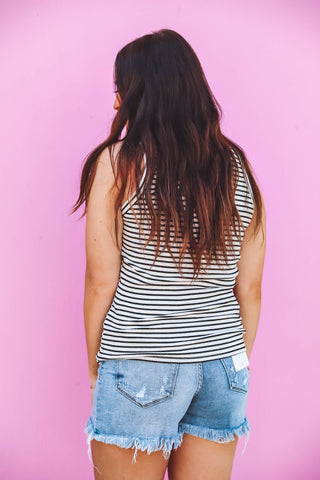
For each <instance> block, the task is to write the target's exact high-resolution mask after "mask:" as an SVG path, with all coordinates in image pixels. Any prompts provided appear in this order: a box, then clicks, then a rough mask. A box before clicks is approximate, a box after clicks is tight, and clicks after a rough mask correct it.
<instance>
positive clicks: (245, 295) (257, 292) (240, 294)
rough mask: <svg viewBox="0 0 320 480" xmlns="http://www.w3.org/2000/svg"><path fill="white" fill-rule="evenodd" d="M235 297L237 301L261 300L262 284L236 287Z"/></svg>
mask: <svg viewBox="0 0 320 480" xmlns="http://www.w3.org/2000/svg"><path fill="white" fill-rule="evenodd" d="M234 295H235V297H236V298H237V300H244V299H251V300H257V301H259V300H261V284H251V285H241V286H240V285H237V286H235V287H234Z"/></svg>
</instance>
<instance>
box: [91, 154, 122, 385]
mask: <svg viewBox="0 0 320 480" xmlns="http://www.w3.org/2000/svg"><path fill="white" fill-rule="evenodd" d="M97 162H98V163H97V168H96V173H95V176H94V180H93V184H92V187H91V190H90V193H89V196H88V202H87V218H86V273H85V292H84V306H83V307H84V324H85V334H86V344H87V352H88V370H89V377H90V382H91V383H92V384H94V383H95V380H96V378H97V370H98V366H99V365H98V362H97V361H96V354H97V352H98V350H99V347H100V339H101V334H102V330H103V321H104V319H105V316H106V314H107V311H108V310H109V308H110V306H111V303H112V300H113V297H114V294H115V291H116V289H117V285H118V281H119V274H120V266H121V249H120V250H119V248H118V247H117V244H116V235H115V226H114V223H115V215H116V213H115V208H114V191H112V192H111V188H112V186H113V185H114V174H113V170H112V167H111V159H110V153H109V150H108V148H106V149H105V150H104V151H103V152H102V153H101V154H100V156H99V158H98V160H97ZM118 218H119V232H118V238H119V239H120V240H119V245H120V246H121V238H122V217H121V213H120V214H119V213H118Z"/></svg>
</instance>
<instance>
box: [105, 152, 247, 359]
mask: <svg viewBox="0 0 320 480" xmlns="http://www.w3.org/2000/svg"><path fill="white" fill-rule="evenodd" d="M235 157H236V159H237V162H238V164H239V166H240V175H239V181H238V185H237V190H236V197H235V201H236V205H237V209H238V211H239V214H240V216H241V219H242V222H243V224H244V225H243V228H242V230H241V232H242V233H241V240H242V238H243V235H244V230H245V228H246V227H247V226H248V225H249V223H250V221H251V218H252V215H253V209H254V203H253V195H252V189H251V186H250V183H249V179H248V177H247V174H246V173H245V170H244V168H243V167H241V163H240V159H239V158H238V157H237V156H236V154H235ZM144 161H145V165H146V158H145V157H144ZM145 174H146V169H145V171H144V174H143V177H142V179H141V182H140V187H139V190H140V189H141V186H142V183H143V180H144V178H145ZM153 185H154V183H153ZM135 200H136V194H133V195H132V196H131V197H130V199H129V201H130V203H129V201H126V202H125V203H124V204H123V205H122V215H123V237H122V265H121V271H120V278H119V283H118V287H117V290H116V293H115V296H114V298H113V301H112V304H111V306H110V309H109V310H108V312H107V315H106V317H105V320H104V324H103V332H102V336H101V342H100V348H99V351H98V353H97V356H96V360H97V361H98V362H100V361H103V360H108V359H116V358H131V359H139V360H149V361H158V362H170V363H171V362H180V363H190V362H198V361H199V362H200V361H208V360H215V359H218V358H223V357H227V356H230V355H233V354H236V353H241V352H245V351H246V347H245V344H244V340H243V333H244V332H245V331H246V330H245V329H244V328H243V325H242V317H240V315H239V311H240V307H239V304H238V302H237V299H236V297H235V296H234V294H233V287H234V285H235V279H236V276H237V274H238V267H237V262H238V261H239V259H240V246H241V242H239V241H238V240H237V238H236V237H235V236H234V241H235V248H236V255H235V256H232V257H230V258H229V265H228V266H226V265H224V266H223V267H221V266H220V267H218V266H217V264H215V263H212V264H211V265H210V267H208V269H207V273H200V274H199V277H198V278H197V280H195V281H194V283H191V279H192V275H193V266H192V261H191V257H190V255H189V253H188V252H187V253H186V256H185V258H184V262H183V269H182V270H183V275H184V277H182V276H181V275H180V273H179V270H178V267H177V266H176V265H175V263H174V262H173V259H172V257H171V255H170V253H169V252H168V251H167V250H164V251H162V252H161V254H160V256H159V257H158V258H157V260H156V262H155V264H154V265H153V267H152V268H151V265H152V263H153V260H154V245H155V242H154V241H153V242H151V243H150V244H149V245H148V246H147V247H145V250H144V251H142V245H143V244H144V242H145V239H144V238H143V237H142V238H139V227H138V224H137V222H136V219H135V215H136V216H137V218H139V221H140V222H141V223H142V225H144V228H145V230H146V231H148V230H147V224H146V223H145V222H143V221H142V219H141V218H140V217H138V215H139V209H138V207H137V205H136V203H135ZM130 204H131V208H130ZM133 212H134V213H133ZM146 238H147V236H146ZM160 251H161V248H160ZM172 251H173V253H175V252H177V251H178V250H175V249H174V248H173V249H172Z"/></svg>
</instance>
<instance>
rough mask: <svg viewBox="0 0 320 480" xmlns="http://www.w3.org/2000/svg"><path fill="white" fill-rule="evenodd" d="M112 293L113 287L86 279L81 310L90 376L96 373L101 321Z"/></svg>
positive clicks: (110, 301) (109, 304)
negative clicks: (92, 282) (99, 284)
mask: <svg viewBox="0 0 320 480" xmlns="http://www.w3.org/2000/svg"><path fill="white" fill-rule="evenodd" d="M114 294H115V288H114V287H113V288H111V287H101V286H99V287H97V286H96V285H93V284H91V283H90V282H88V280H87V279H86V283H85V292H84V305H83V312H84V325H85V335H86V345H87V353H88V369H89V375H90V376H91V375H93V376H94V375H96V373H97V370H98V367H99V365H98V362H97V360H96V354H97V353H98V350H99V347H100V340H101V334H102V329H103V321H104V319H105V316H106V314H107V312H108V310H109V308H110V306H111V303H112V300H113V297H114Z"/></svg>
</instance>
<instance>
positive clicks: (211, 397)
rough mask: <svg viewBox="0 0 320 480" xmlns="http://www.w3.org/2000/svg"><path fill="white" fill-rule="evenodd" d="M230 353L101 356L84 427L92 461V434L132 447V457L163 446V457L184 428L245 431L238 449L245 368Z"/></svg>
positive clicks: (209, 435) (221, 436)
mask: <svg viewBox="0 0 320 480" xmlns="http://www.w3.org/2000/svg"><path fill="white" fill-rule="evenodd" d="M242 355H243V353H242ZM234 357H236V356H230V357H225V358H221V359H217V360H212V361H206V362H202V363H162V362H153V361H144V360H133V359H122V358H119V359H115V360H106V361H103V362H101V363H100V365H99V369H98V378H97V383H96V387H95V392H94V398H93V405H92V410H91V415H90V417H89V419H88V421H87V423H86V426H85V430H84V432H85V433H86V435H87V444H88V456H89V459H90V461H91V463H92V465H93V461H92V455H91V448H90V446H91V440H92V439H95V440H98V441H100V442H104V443H107V444H113V445H118V446H119V447H123V448H132V449H135V451H134V454H133V460H132V462H136V457H137V450H141V451H145V450H147V453H148V454H150V453H151V452H154V451H157V450H162V451H163V455H164V458H165V459H168V458H169V456H170V452H171V450H172V448H175V449H176V448H178V447H179V446H180V445H181V443H182V441H183V434H184V433H188V434H191V435H194V436H197V437H201V438H205V439H208V440H212V441H214V442H219V443H227V442H230V441H231V440H234V435H237V437H242V436H243V435H245V436H246V440H245V445H244V449H243V451H242V453H241V455H243V453H244V451H245V449H246V445H247V442H248V439H249V432H250V430H251V427H250V424H249V421H248V419H247V417H246V416H245V412H246V405H247V397H248V389H249V377H250V370H249V367H247V366H244V367H242V366H241V364H240V365H239V362H238V363H237V362H236V360H237V359H236V358H234ZM242 358H243V357H242ZM93 466H94V465H93ZM94 467H95V466H94ZM95 468H96V467H95Z"/></svg>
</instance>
